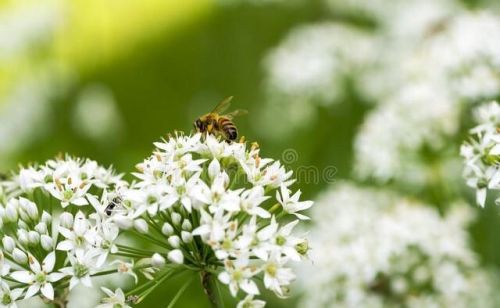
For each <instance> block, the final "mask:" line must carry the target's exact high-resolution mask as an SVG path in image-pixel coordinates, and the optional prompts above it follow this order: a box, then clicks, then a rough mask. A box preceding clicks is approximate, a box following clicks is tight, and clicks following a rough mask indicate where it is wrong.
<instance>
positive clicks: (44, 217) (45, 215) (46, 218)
mask: <svg viewBox="0 0 500 308" xmlns="http://www.w3.org/2000/svg"><path fill="white" fill-rule="evenodd" d="M42 222H43V223H45V224H46V225H48V224H50V223H51V222H52V216H50V214H49V213H47V212H45V211H43V213H42Z"/></svg>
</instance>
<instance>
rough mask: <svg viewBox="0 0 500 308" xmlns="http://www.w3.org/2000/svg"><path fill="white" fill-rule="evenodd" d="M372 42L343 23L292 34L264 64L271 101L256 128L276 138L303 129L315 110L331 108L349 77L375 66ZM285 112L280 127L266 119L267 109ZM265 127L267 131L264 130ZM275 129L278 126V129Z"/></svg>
mask: <svg viewBox="0 0 500 308" xmlns="http://www.w3.org/2000/svg"><path fill="white" fill-rule="evenodd" d="M372 45H373V41H372V40H371V37H370V35H369V34H368V33H365V32H364V31H363V30H361V29H358V28H356V27H353V26H349V25H344V24H341V23H334V22H324V23H319V24H313V25H306V26H302V27H299V28H297V29H294V30H293V31H292V32H291V33H290V34H289V35H288V36H287V37H286V38H285V39H284V40H283V42H282V43H281V44H280V45H279V46H278V47H276V48H275V49H274V50H272V51H271V52H270V53H269V55H268V56H267V58H266V60H265V65H264V66H265V69H266V71H267V84H266V86H267V88H268V89H267V91H268V93H269V96H270V97H269V102H268V106H266V108H265V110H266V112H265V113H264V114H262V117H263V118H262V121H261V122H262V123H259V127H263V129H265V130H268V128H269V127H268V125H270V123H272V131H274V132H276V131H277V130H278V132H277V133H276V134H277V135H281V134H285V133H286V132H287V131H290V129H289V127H290V122H291V123H293V124H294V125H306V124H307V123H308V121H310V120H311V119H312V118H313V116H314V115H315V112H316V111H315V110H316V107H317V105H330V104H332V103H335V102H337V101H339V100H340V98H342V96H343V95H345V93H344V92H345V85H346V83H347V82H348V78H349V77H350V76H355V75H356V74H359V73H360V72H362V71H364V70H366V69H367V67H368V66H369V63H371V62H373V59H372V56H373V46H372ZM268 108H271V110H276V111H279V113H280V114H283V113H286V116H285V117H286V118H287V119H289V120H288V121H290V122H287V123H284V125H283V127H279V123H276V121H272V119H268V118H266V115H269V114H271V115H272V116H274V115H275V113H273V112H269V109H268ZM266 125H267V126H266ZM277 126H278V127H277Z"/></svg>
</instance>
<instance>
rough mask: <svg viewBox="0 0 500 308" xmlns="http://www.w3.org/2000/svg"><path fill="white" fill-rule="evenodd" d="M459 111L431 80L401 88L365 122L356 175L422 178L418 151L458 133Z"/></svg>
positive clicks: (358, 145) (407, 179)
mask: <svg viewBox="0 0 500 308" xmlns="http://www.w3.org/2000/svg"><path fill="white" fill-rule="evenodd" d="M459 111H460V110H459V108H457V106H456V105H455V104H454V103H452V100H451V99H450V97H449V95H448V94H447V93H445V92H443V91H436V89H435V88H434V87H433V86H432V85H430V84H428V83H415V84H413V85H411V86H407V87H404V88H402V89H401V90H400V91H399V92H397V93H396V94H395V95H393V96H392V97H390V98H389V100H388V101H387V102H385V103H384V104H381V105H379V106H377V108H376V109H375V110H374V111H373V112H371V113H369V114H368V115H367V117H366V119H365V121H364V122H363V124H362V126H361V128H360V131H359V133H358V135H357V137H356V139H355V143H354V149H355V153H356V162H357V163H356V164H355V171H356V173H357V175H359V176H361V177H363V178H365V177H373V178H375V179H377V180H379V181H384V182H385V181H388V180H390V179H392V178H397V179H399V180H405V182H410V183H422V182H424V181H425V180H426V174H425V173H426V172H427V171H428V170H427V168H425V166H424V164H425V162H423V161H422V158H421V155H422V154H421V152H420V150H421V149H422V147H424V146H426V147H428V148H429V149H440V148H441V147H442V146H443V145H444V144H445V143H444V142H445V140H446V138H449V137H450V136H453V134H454V133H456V132H457V130H458V124H459V116H460V113H459Z"/></svg>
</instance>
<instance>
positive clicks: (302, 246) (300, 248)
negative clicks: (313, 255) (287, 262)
mask: <svg viewBox="0 0 500 308" xmlns="http://www.w3.org/2000/svg"><path fill="white" fill-rule="evenodd" d="M295 250H296V251H297V252H298V253H299V254H300V255H302V256H305V255H307V252H308V251H309V243H308V242H307V240H304V241H302V242H300V243H298V244H297V245H295Z"/></svg>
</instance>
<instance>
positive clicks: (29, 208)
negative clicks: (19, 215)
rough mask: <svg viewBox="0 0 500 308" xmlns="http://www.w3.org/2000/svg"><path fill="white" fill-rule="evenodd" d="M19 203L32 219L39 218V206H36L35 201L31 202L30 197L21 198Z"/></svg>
mask: <svg viewBox="0 0 500 308" xmlns="http://www.w3.org/2000/svg"><path fill="white" fill-rule="evenodd" d="M19 204H20V206H21V208H22V209H23V210H24V211H25V212H26V214H28V216H29V217H30V218H31V219H32V220H36V219H38V208H37V207H36V204H35V203H33V202H31V201H30V200H28V199H25V198H20V199H19Z"/></svg>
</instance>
